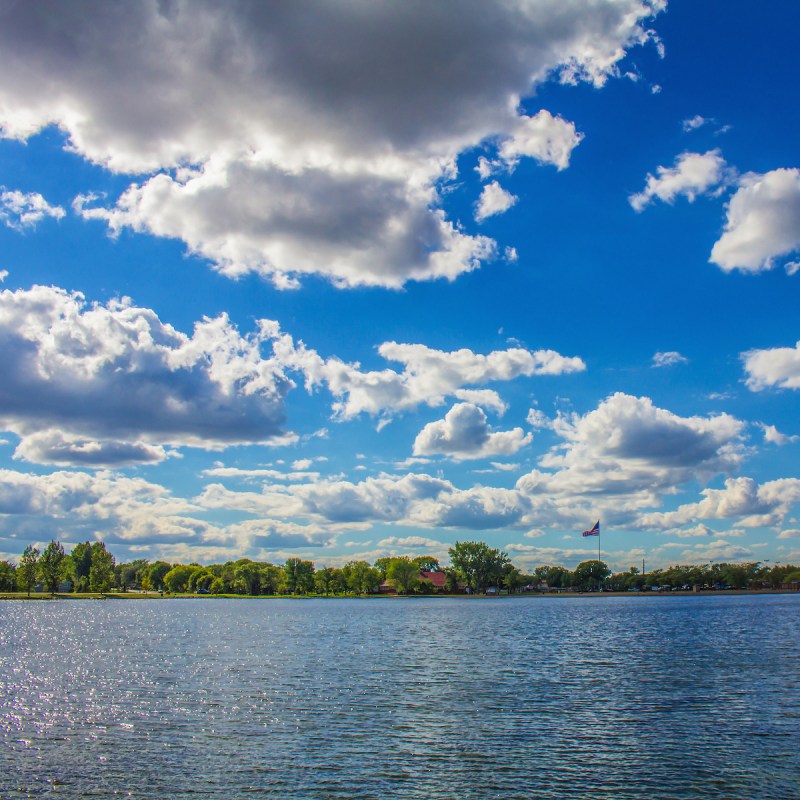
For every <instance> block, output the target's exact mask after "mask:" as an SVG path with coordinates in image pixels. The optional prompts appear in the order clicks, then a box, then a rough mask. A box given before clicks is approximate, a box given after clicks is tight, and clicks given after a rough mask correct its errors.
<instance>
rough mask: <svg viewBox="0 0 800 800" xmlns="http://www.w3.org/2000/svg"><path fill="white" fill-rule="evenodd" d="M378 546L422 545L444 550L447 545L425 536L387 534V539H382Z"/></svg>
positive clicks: (429, 548) (427, 547)
mask: <svg viewBox="0 0 800 800" xmlns="http://www.w3.org/2000/svg"><path fill="white" fill-rule="evenodd" d="M377 546H378V547H391V548H398V547H422V548H426V549H428V550H443V549H446V547H447V545H446V544H444V543H443V542H439V541H437V540H436V539H429V538H426V537H425V536H387V537H386V538H385V539H381V540H380V541H379V542H378V544H377Z"/></svg>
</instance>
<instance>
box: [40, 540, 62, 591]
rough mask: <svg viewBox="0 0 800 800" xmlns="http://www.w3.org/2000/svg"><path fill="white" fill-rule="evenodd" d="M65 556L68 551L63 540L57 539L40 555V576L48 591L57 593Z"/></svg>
mask: <svg viewBox="0 0 800 800" xmlns="http://www.w3.org/2000/svg"><path fill="white" fill-rule="evenodd" d="M65 557H66V553H65V552H64V547H63V545H62V544H61V542H57V541H55V539H54V540H52V541H51V542H50V544H48V545H47V547H45V549H44V552H43V553H42V555H41V556H40V557H39V577H40V578H41V579H42V583H43V584H44V587H45V589H47V591H48V592H53V593H55V592H57V591H58V584H59V583H61V576H62V574H63V573H62V569H63V566H64V558H65Z"/></svg>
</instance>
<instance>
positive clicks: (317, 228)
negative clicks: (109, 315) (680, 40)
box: [0, 0, 665, 286]
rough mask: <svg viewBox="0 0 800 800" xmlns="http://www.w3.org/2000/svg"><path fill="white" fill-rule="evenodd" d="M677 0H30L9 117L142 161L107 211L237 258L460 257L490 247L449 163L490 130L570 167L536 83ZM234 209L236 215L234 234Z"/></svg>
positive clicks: (365, 274)
mask: <svg viewBox="0 0 800 800" xmlns="http://www.w3.org/2000/svg"><path fill="white" fill-rule="evenodd" d="M664 5H665V4H664V2H663V0H600V1H596V0H572V2H568V3H565V2H563V0H539V2H536V3H531V2H527V1H526V0H509V2H502V3H490V4H486V3H482V2H477V0H459V2H457V3H448V4H446V5H439V4H424V5H422V6H420V5H417V4H409V3H406V2H399V1H396V2H386V3H371V2H354V3H328V2H323V1H322V0H315V1H313V2H307V3H303V4H297V3H289V4H286V3H283V4H274V3H272V4H263V3H262V4H259V3H251V2H246V1H245V0H239V1H238V2H237V1H234V2H230V3H226V4H224V5H220V4H218V3H212V2H210V0H207V1H205V0H195V1H194V2H188V0H174V1H173V2H169V3H163V2H157V0H141V2H137V3H134V4H130V3H128V4H124V5H114V4H108V3H104V2H102V1H101V0H83V1H82V2H81V3H80V5H79V6H78V7H75V6H73V5H70V6H69V7H67V6H65V5H64V4H62V3H58V2H54V1H53V0H51V1H50V2H42V3H36V4H30V3H14V4H11V5H10V6H6V7H5V8H4V10H3V12H2V18H1V19H0V129H2V132H3V133H4V134H5V135H6V136H15V137H18V138H24V137H28V136H30V135H32V134H33V133H35V132H36V131H38V130H41V129H42V128H43V127H44V126H46V125H49V124H55V125H58V126H59V127H60V128H61V129H62V130H64V131H65V132H66V134H67V136H68V138H69V147H70V148H71V149H72V150H74V151H75V152H77V153H79V154H81V155H82V156H84V157H85V158H87V159H89V160H91V161H94V162H97V163H100V164H103V165H105V166H106V167H108V168H109V169H112V170H115V171H118V172H138V173H141V174H142V175H143V176H144V179H143V180H141V181H139V182H137V183H136V184H134V185H132V186H131V188H130V190H129V191H128V192H126V193H125V194H124V195H123V196H122V198H121V199H120V202H119V204H118V206H112V207H111V208H109V209H107V210H106V211H98V210H95V211H94V212H93V213H94V214H95V215H98V216H105V218H107V219H108V221H109V223H110V224H111V225H112V227H115V228H117V229H119V228H120V227H123V226H129V227H132V228H134V229H136V230H144V231H150V232H153V233H157V234H158V235H164V236H171V237H177V238H180V239H182V240H184V241H185V242H186V243H187V245H188V246H189V248H190V249H192V250H193V251H195V252H198V253H200V254H202V255H203V256H205V257H207V258H210V259H212V260H213V261H214V262H215V263H216V264H218V265H219V267H220V268H221V269H223V270H224V271H225V272H227V273H229V274H241V273H242V272H246V271H256V272H259V273H261V274H264V275H267V276H270V277H271V278H272V279H273V280H275V282H276V283H277V284H278V285H282V286H290V285H292V284H293V283H294V281H295V280H296V277H297V276H298V275H302V274H306V273H308V272H318V273H320V274H322V275H325V276H328V277H330V278H332V279H333V280H334V281H335V282H337V283H339V284H340V285H357V284H372V285H385V286H398V285H401V284H402V283H403V282H405V281H407V280H409V279H420V280H422V279H431V278H435V277H448V278H452V277H454V276H455V275H457V274H459V273H460V272H463V271H465V270H469V269H473V268H474V267H475V266H476V265H477V264H478V263H479V262H480V261H482V260H485V259H487V258H489V257H491V256H492V255H493V253H494V248H493V246H492V243H491V242H489V241H488V240H486V239H483V238H481V237H473V236H469V235H467V234H465V233H464V232H462V231H459V230H458V229H457V228H456V227H454V225H453V224H452V222H451V221H449V220H447V219H445V218H444V217H443V215H442V213H441V211H440V210H439V208H438V205H439V197H438V194H437V192H436V190H435V188H434V187H435V185H436V183H437V181H439V180H440V179H441V178H442V177H447V176H450V175H452V174H453V168H454V167H453V165H454V163H455V159H456V157H457V156H458V155H459V154H460V153H462V152H464V151H465V150H466V149H469V148H473V147H475V146H478V145H481V144H483V143H489V144H490V146H491V143H496V146H501V145H502V143H505V147H506V150H507V151H508V152H506V154H505V156H503V157H505V158H507V159H513V158H517V157H523V156H532V157H534V158H537V159H539V160H543V161H550V162H552V163H556V164H557V165H558V166H559V167H563V166H564V165H565V164H566V162H567V160H568V158H569V151H570V150H571V147H573V146H574V137H575V134H574V130H573V132H572V140H570V138H569V137H568V136H566V134H567V133H569V131H567V130H566V129H565V128H564V126H563V125H562V126H561V127H560V128H559V127H558V125H557V124H556V122H555V121H554V120H555V119H556V118H553V117H550V120H549V124H548V125H547V126H545V125H544V123H545V122H548V120H547V119H546V118H545V117H543V116H539V115H536V116H533V117H528V116H526V115H525V114H523V113H521V112H520V110H519V109H520V98H522V97H524V96H528V95H530V94H531V93H532V91H533V89H534V88H535V86H536V85H537V84H538V83H539V82H541V81H543V80H545V79H547V78H548V77H549V76H552V75H553V74H557V75H559V76H560V78H561V80H562V81H565V82H574V81H576V80H587V81H590V82H592V83H594V84H595V85H597V86H600V85H602V84H603V83H604V82H605V80H606V79H607V78H608V76H609V75H612V74H614V73H615V71H616V65H617V63H618V62H619V60H620V59H621V58H622V57H623V56H624V55H625V52H626V50H627V49H628V48H630V47H631V46H633V45H636V44H640V43H643V42H645V41H646V40H648V39H649V38H651V34H650V33H649V32H648V31H647V29H646V20H647V19H648V18H649V17H651V16H652V15H653V14H654V13H656V12H657V11H659V10H660V9H662V8H663V7H664ZM86 20H91V24H90V25H87V24H86ZM142 87H146V91H142ZM532 120H537V122H533V121H532ZM565 124H566V123H565ZM537 125H538V126H539V127H542V126H544V127H547V128H548V130H547V131H544V132H542V131H539V130H538V128H537ZM509 148H510V149H509ZM186 167H191V168H190V169H185V168H186ZM163 170H168V172H163ZM156 173H160V174H156ZM220 208H224V209H226V210H225V211H223V212H220ZM350 209H352V210H350ZM357 212H358V213H357ZM360 212H366V213H360ZM90 213H91V212H90ZM220 222H224V223H225V224H228V225H231V223H236V224H234V225H233V226H232V227H231V236H230V239H229V240H228V241H225V240H223V239H222V238H221V237H220V234H219V230H220ZM347 226H352V228H348V227H347ZM344 231H347V232H346V233H344ZM305 241H307V242H308V244H307V248H305V247H303V242H305ZM383 241H385V242H387V243H388V247H387V248H386V250H385V252H384V251H382V250H381V249H380V248H379V246H378V244H379V243H380V242H383Z"/></svg>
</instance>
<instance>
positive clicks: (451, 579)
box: [444, 569, 458, 592]
mask: <svg viewBox="0 0 800 800" xmlns="http://www.w3.org/2000/svg"><path fill="white" fill-rule="evenodd" d="M444 590H445V591H446V592H457V591H458V572H456V570H454V569H446V570H445V571H444Z"/></svg>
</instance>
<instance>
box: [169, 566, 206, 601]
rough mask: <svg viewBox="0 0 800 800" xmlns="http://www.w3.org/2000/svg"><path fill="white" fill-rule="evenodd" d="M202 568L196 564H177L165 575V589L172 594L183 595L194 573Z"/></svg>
mask: <svg viewBox="0 0 800 800" xmlns="http://www.w3.org/2000/svg"><path fill="white" fill-rule="evenodd" d="M199 569H202V567H200V566H198V565H196V564H176V565H175V566H174V567H173V568H172V569H171V570H170V571H169V572H168V573H167V574H166V575H164V579H163V580H164V587H165V588H166V589H167V590H168V591H169V592H170V593H171V594H182V593H183V592H185V591H186V589H187V588H188V586H189V578H191V577H192V573H193V572H195V571H196V570H199Z"/></svg>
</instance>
